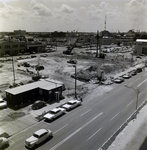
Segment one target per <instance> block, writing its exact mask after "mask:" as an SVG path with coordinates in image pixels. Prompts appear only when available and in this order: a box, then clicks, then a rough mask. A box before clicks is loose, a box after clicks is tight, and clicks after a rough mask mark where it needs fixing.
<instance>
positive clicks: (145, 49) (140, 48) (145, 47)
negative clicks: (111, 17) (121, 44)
mask: <svg viewBox="0 0 147 150" xmlns="http://www.w3.org/2000/svg"><path fill="white" fill-rule="evenodd" d="M135 52H136V54H137V55H141V54H147V42H136V45H135Z"/></svg>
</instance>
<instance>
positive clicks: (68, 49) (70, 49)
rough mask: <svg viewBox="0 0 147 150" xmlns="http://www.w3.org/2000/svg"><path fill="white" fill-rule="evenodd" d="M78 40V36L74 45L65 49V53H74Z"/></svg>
mask: <svg viewBox="0 0 147 150" xmlns="http://www.w3.org/2000/svg"><path fill="white" fill-rule="evenodd" d="M77 41H78V38H77V39H76V41H75V42H74V44H73V45H69V46H67V50H65V51H63V54H66V55H72V50H73V49H74V48H75V46H76V43H77Z"/></svg>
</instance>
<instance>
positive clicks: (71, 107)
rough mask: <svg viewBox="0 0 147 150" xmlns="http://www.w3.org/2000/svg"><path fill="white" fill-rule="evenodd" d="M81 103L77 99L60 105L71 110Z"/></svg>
mask: <svg viewBox="0 0 147 150" xmlns="http://www.w3.org/2000/svg"><path fill="white" fill-rule="evenodd" d="M80 105H82V102H81V101H79V100H70V101H68V102H67V103H66V104H64V105H62V108H65V109H66V110H71V109H73V108H75V107H77V106H80Z"/></svg>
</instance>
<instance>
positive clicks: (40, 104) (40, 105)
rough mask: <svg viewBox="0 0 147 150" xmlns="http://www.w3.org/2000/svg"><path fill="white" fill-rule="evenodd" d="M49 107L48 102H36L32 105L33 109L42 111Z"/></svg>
mask: <svg viewBox="0 0 147 150" xmlns="http://www.w3.org/2000/svg"><path fill="white" fill-rule="evenodd" d="M45 106H47V104H46V102H44V101H41V100H38V101H36V102H34V104H33V105H32V109H33V110H36V109H40V108H43V107H45Z"/></svg>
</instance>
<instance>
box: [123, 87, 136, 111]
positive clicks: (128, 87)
mask: <svg viewBox="0 0 147 150" xmlns="http://www.w3.org/2000/svg"><path fill="white" fill-rule="evenodd" d="M124 86H125V87H127V88H131V89H133V90H134V91H135V92H136V95H137V100H136V110H137V107H138V95H139V89H134V88H133V87H131V86H128V85H126V84H125V85H124Z"/></svg>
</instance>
